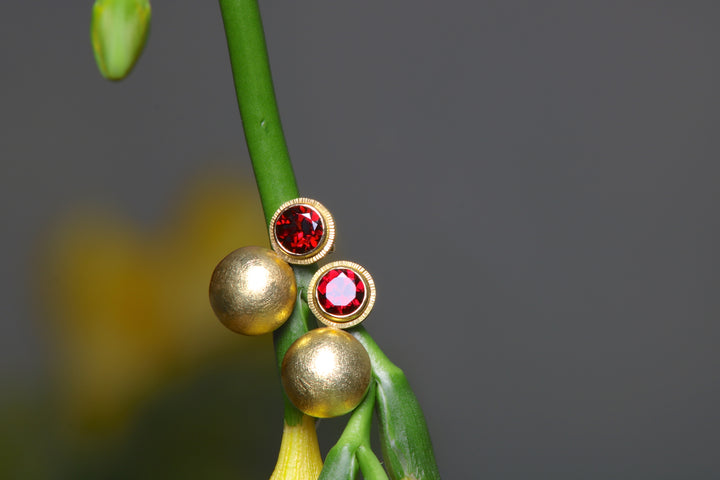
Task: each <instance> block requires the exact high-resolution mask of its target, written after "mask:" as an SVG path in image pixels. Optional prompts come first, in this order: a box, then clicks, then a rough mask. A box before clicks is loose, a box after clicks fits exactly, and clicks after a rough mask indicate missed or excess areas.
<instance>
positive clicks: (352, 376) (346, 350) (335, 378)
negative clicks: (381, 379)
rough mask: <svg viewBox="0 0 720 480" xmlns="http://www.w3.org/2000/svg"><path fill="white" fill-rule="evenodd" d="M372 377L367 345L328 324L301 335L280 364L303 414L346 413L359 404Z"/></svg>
mask: <svg viewBox="0 0 720 480" xmlns="http://www.w3.org/2000/svg"><path fill="white" fill-rule="evenodd" d="M371 377H372V366H371V364H370V356H369V355H368V353H367V351H366V350H365V347H363V345H362V344H361V343H360V342H359V341H358V340H357V339H355V337H353V336H352V335H350V334H349V333H347V332H345V331H343V330H338V329H336V328H329V327H323V328H316V329H315V330H311V331H309V332H308V333H306V334H305V335H303V336H302V337H300V338H298V339H297V340H296V341H295V342H294V343H293V344H292V345H290V348H289V349H288V351H287V353H286V354H285V357H284V358H283V361H282V366H281V367H280V378H281V380H282V384H283V388H284V389H285V393H286V394H287V396H288V398H289V399H290V401H292V403H293V404H294V405H295V406H296V407H297V408H298V409H299V410H300V411H302V412H303V413H305V414H307V415H310V416H313V417H319V418H330V417H337V416H339V415H344V414H346V413H348V412H350V411H351V410H353V409H354V408H355V407H357V406H358V405H359V404H360V402H361V401H362V399H363V398H364V397H365V393H367V390H368V387H369V386H370V379H371Z"/></svg>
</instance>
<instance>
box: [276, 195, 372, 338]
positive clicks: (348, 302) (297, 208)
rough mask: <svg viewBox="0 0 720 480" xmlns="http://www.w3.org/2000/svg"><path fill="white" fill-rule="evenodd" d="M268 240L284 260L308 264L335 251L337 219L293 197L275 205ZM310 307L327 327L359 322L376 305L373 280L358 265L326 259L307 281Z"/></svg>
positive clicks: (320, 207)
mask: <svg viewBox="0 0 720 480" xmlns="http://www.w3.org/2000/svg"><path fill="white" fill-rule="evenodd" d="M269 233H270V244H271V245H272V248H273V250H274V251H275V253H277V254H278V256H279V257H280V258H282V259H283V260H285V261H286V262H288V263H293V264H298V265H307V264H311V263H315V262H317V261H318V260H320V259H322V258H323V257H325V255H327V254H328V253H329V252H331V251H332V250H333V249H334V246H335V221H334V220H333V218H332V215H331V214H330V212H329V211H328V209H327V208H325V207H324V206H323V205H322V204H321V203H320V202H318V201H316V200H313V199H310V198H296V199H294V200H290V201H289V202H286V203H284V204H282V205H281V206H280V208H278V210H277V211H276V212H275V214H274V215H273V216H272V218H271V220H270V232H269ZM307 301H308V305H309V306H310V310H311V311H312V312H313V314H315V316H316V317H317V318H318V319H319V320H320V321H321V322H323V323H324V324H325V325H327V326H329V327H335V328H341V329H345V328H350V327H353V326H355V325H357V324H359V323H360V322H362V321H363V320H364V319H365V318H366V317H367V316H368V314H369V313H370V310H372V307H373V305H374V304H375V283H374V282H373V279H372V277H371V276H370V273H368V271H367V270H365V269H364V268H363V267H362V266H360V265H358V264H357V263H353V262H348V261H339V262H332V263H328V264H327V265H325V266H323V267H321V268H320V269H319V270H318V271H317V272H316V273H315V275H313V277H312V279H311V280H310V283H309V285H308V298H307Z"/></svg>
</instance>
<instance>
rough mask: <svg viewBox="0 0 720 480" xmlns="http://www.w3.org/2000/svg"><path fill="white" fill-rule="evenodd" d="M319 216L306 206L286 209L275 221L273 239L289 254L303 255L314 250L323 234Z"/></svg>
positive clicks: (319, 243) (294, 206) (315, 211)
mask: <svg viewBox="0 0 720 480" xmlns="http://www.w3.org/2000/svg"><path fill="white" fill-rule="evenodd" d="M324 231H325V230H324V228H323V221H322V217H320V214H319V213H318V212H317V210H315V209H314V208H312V207H310V206H308V205H293V206H292V207H288V208H286V209H285V210H284V211H283V212H282V213H281V214H280V216H278V218H277V220H276V221H275V238H276V239H277V241H278V243H279V244H280V246H281V247H282V248H283V249H284V250H285V251H287V252H288V253H290V254H293V255H305V254H307V253H309V252H312V251H313V250H315V249H316V248H317V247H318V245H321V241H322V238H323V233H324Z"/></svg>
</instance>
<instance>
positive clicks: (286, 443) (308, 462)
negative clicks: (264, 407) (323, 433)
mask: <svg viewBox="0 0 720 480" xmlns="http://www.w3.org/2000/svg"><path fill="white" fill-rule="evenodd" d="M322 467H323V463H322V458H321V457H320V446H319V445H318V440H317V433H316V432H315V419H314V418H312V417H308V416H307V415H303V417H302V421H301V422H300V423H298V424H297V425H292V426H291V425H288V424H287V423H286V424H285V427H284V428H283V436H282V441H281V442H280V455H279V456H278V461H277V465H275V471H274V472H273V474H272V476H271V477H270V480H316V479H317V478H318V477H319V476H320V471H321V470H322Z"/></svg>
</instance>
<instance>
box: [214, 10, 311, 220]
mask: <svg viewBox="0 0 720 480" xmlns="http://www.w3.org/2000/svg"><path fill="white" fill-rule="evenodd" d="M220 10H221V12H222V17H223V22H224V24H225V35H226V36H227V42H228V50H229V51H230V63H231V65H232V72H233V78H234V79H235V92H236V93H237V99H238V106H239V107H240V116H241V117H242V122H243V128H244V130H245V139H246V141H247V146H248V151H249V152H250V159H251V160H252V164H253V170H254V171H255V180H256V182H257V186H258V190H259V191H260V199H261V201H262V205H263V210H264V212H265V220H266V222H268V223H269V222H270V217H272V214H273V213H274V212H275V210H277V208H278V207H279V206H280V205H281V204H283V203H284V202H286V201H288V200H291V199H293V198H297V197H298V189H297V185H296V183H295V175H294V174H293V170H292V165H291V163H290V156H289V154H288V150H287V145H286V144H285V137H284V136H283V130H282V124H281V123H280V114H279V113H278V108H277V103H276V101H275V91H274V89H273V82H272V76H271V74H270V62H269V61H268V55H267V47H266V45H265V34H264V32H263V26H262V20H261V19H260V10H259V9H258V4H257V0H220Z"/></svg>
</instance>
